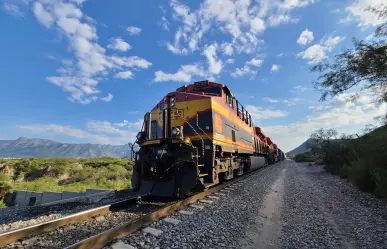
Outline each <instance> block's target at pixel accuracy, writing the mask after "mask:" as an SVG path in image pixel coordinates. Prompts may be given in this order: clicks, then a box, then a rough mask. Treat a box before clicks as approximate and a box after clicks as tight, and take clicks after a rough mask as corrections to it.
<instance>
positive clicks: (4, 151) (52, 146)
mask: <svg viewBox="0 0 387 249" xmlns="http://www.w3.org/2000/svg"><path fill="white" fill-rule="evenodd" d="M127 156H129V146H128V145H101V144H68V143H60V142H56V141H52V140H47V139H39V138H25V137H20V138H18V139H16V140H0V158H4V157H15V158H21V157H84V158H89V157H127Z"/></svg>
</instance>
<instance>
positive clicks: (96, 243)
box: [65, 167, 266, 249]
mask: <svg viewBox="0 0 387 249" xmlns="http://www.w3.org/2000/svg"><path fill="white" fill-rule="evenodd" d="M264 168H266V167H264ZM264 168H259V169H256V170H253V171H250V172H249V173H248V174H246V175H242V176H239V177H237V178H235V179H232V180H230V181H228V182H225V183H223V184H221V185H216V186H214V187H212V188H209V189H207V190H205V191H204V192H201V193H198V194H195V195H193V196H191V197H188V198H186V199H184V200H181V201H178V202H176V203H174V204H171V205H169V206H167V207H164V208H162V209H159V210H157V211H155V212H152V213H150V214H147V215H144V216H142V217H140V218H138V219H136V220H134V221H131V222H129V223H126V224H124V225H120V226H117V227H113V228H111V229H109V230H106V231H104V232H101V233H99V234H97V235H94V236H92V237H89V238H87V239H84V240H82V241H79V242H77V243H75V244H73V245H70V246H68V247H65V249H91V248H102V247H104V246H105V245H107V244H108V243H109V242H111V241H112V240H114V239H117V238H121V237H124V236H126V235H128V234H131V233H134V232H136V231H138V230H140V229H141V228H142V227H144V226H146V225H149V224H152V223H153V222H155V221H157V220H159V219H160V218H163V217H165V216H167V215H168V214H170V213H173V212H175V211H177V210H178V209H180V208H181V207H184V206H186V205H188V204H191V203H194V202H196V201H198V200H200V199H203V198H205V197H206V196H208V195H211V194H212V193H214V192H217V191H219V190H221V189H223V188H226V187H228V186H230V185H232V184H234V183H236V182H239V181H241V180H244V179H246V178H248V177H250V176H252V175H253V174H252V173H254V172H258V171H261V170H262V169H264Z"/></svg>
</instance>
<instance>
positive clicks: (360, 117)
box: [264, 92, 387, 151]
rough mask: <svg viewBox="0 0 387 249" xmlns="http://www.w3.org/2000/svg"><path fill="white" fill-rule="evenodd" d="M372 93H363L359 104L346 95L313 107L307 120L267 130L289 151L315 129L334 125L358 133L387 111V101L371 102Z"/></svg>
mask: <svg viewBox="0 0 387 249" xmlns="http://www.w3.org/2000/svg"><path fill="white" fill-rule="evenodd" d="M372 94H373V93H371V92H368V93H366V92H363V93H362V96H366V98H364V99H362V100H358V101H356V102H355V103H352V102H347V101H346V100H347V99H348V96H349V95H351V94H344V95H343V96H338V97H337V98H336V99H335V100H334V101H333V102H330V103H329V104H326V105H320V106H311V107H310V109H312V110H314V113H313V114H312V115H311V116H308V117H306V118H305V119H303V120H300V121H298V122H294V123H289V124H286V125H275V126H268V127H264V129H265V131H266V132H267V134H270V136H271V138H272V139H273V140H274V141H275V142H276V143H277V144H278V145H279V147H281V148H283V149H284V150H285V151H289V150H291V149H293V148H295V147H297V146H298V145H300V144H301V143H302V142H304V141H305V140H306V139H308V137H309V135H310V134H311V133H312V132H313V131H315V130H317V129H320V128H334V129H338V131H339V132H358V131H359V130H360V128H361V127H362V126H364V125H366V124H369V123H373V122H374V121H373V118H374V117H376V116H380V115H383V114H385V113H386V111H387V105H386V103H384V104H382V105H381V106H376V105H374V104H372V103H370V99H372ZM349 103H350V104H349Z"/></svg>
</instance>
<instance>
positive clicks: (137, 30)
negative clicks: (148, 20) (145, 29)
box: [126, 26, 141, 35]
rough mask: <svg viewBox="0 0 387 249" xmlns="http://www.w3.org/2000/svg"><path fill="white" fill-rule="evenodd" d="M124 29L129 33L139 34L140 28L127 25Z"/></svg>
mask: <svg viewBox="0 0 387 249" xmlns="http://www.w3.org/2000/svg"><path fill="white" fill-rule="evenodd" d="M126 31H127V32H128V33H129V35H140V34H141V29H140V28H138V27H135V26H129V27H127V28H126Z"/></svg>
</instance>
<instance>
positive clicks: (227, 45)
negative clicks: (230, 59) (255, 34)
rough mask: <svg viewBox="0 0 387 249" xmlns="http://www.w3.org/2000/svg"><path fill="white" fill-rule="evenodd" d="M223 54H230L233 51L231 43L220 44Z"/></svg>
mask: <svg viewBox="0 0 387 249" xmlns="http://www.w3.org/2000/svg"><path fill="white" fill-rule="evenodd" d="M221 48H222V51H223V54H225V55H228V56H231V55H232V54H233V53H234V48H233V47H232V44H231V43H223V44H222V45H221Z"/></svg>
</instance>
